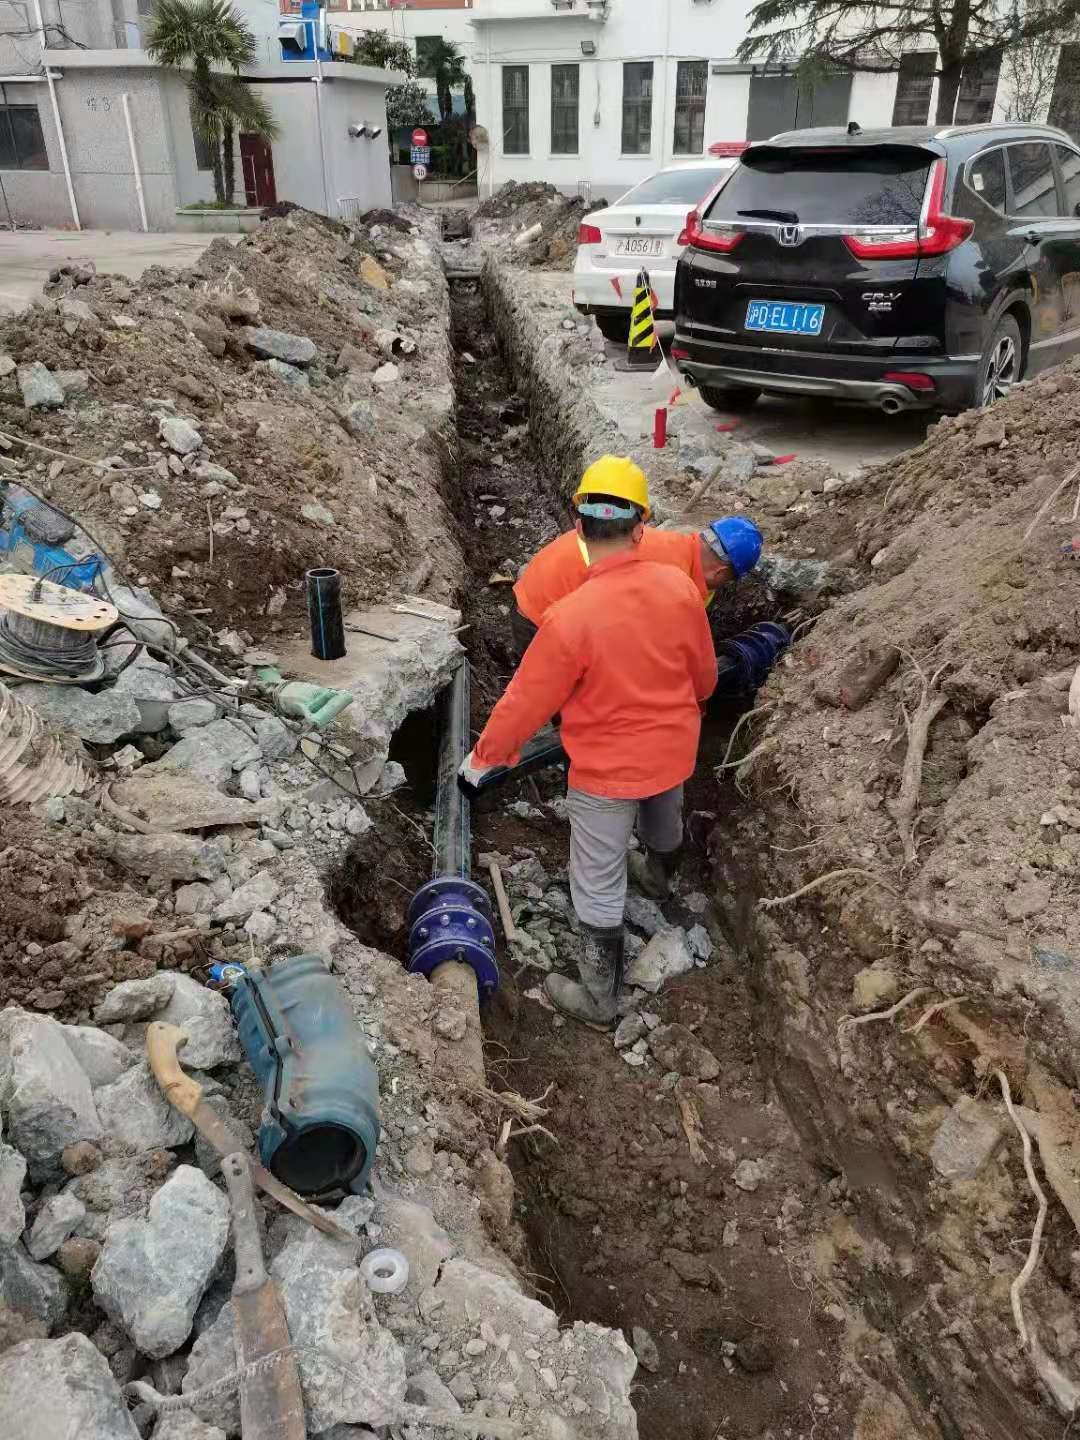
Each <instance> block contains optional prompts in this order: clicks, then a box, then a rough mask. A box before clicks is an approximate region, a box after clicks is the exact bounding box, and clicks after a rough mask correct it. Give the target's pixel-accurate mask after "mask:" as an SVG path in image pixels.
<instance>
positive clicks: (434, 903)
mask: <svg viewBox="0 0 1080 1440" xmlns="http://www.w3.org/2000/svg"><path fill="white" fill-rule="evenodd" d="M492 919H493V917H492V912H491V902H490V900H489V899H488V897H487V894H486V892H485V891H484V890H483V889H482V888H481V886H479V885H477V884H476V882H475V881H473V880H466V879H465V878H464V877H463V876H460V875H440V876H438V877H437V878H436V879H434V880H429V881H428V883H427V884H426V885H422V886H421V887H420V889H419V890H417V892H416V894H415V895H414V896H413V898H412V902H411V903H410V905H409V914H408V923H409V958H408V970H409V973H410V974H412V975H427V976H430V975H431V974H432V972H433V971H435V970H437V969H438V967H439V966H440V965H446V964H448V963H449V962H451V961H455V960H456V961H458V962H459V963H461V964H464V965H469V966H471V967H472V970H473V972H474V973H475V975H476V988H477V991H478V994H479V996H480V999H481V1000H483V999H486V998H487V996H489V995H491V994H493V993H494V992H495V991H496V990H497V989H498V988H499V967H498V964H497V963H496V960H495V930H494V927H493V924H492Z"/></svg>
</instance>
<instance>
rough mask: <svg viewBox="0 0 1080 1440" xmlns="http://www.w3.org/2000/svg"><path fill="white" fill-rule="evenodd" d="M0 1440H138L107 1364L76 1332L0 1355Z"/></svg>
mask: <svg viewBox="0 0 1080 1440" xmlns="http://www.w3.org/2000/svg"><path fill="white" fill-rule="evenodd" d="M0 1395H2V1396H3V1397H4V1440H75V1437H77V1440H140V1437H139V1432H138V1430H137V1429H136V1427H135V1422H134V1420H132V1418H131V1416H130V1414H129V1413H128V1407H127V1404H126V1403H125V1401H124V1397H123V1395H122V1394H121V1393H120V1387H119V1385H118V1384H117V1383H116V1380H115V1378H114V1377H113V1373H112V1371H111V1370H110V1369H109V1362H108V1361H107V1360H106V1359H105V1356H104V1355H102V1353H101V1351H100V1350H98V1348H97V1346H96V1345H94V1343H93V1342H92V1341H91V1340H88V1339H87V1337H86V1336H85V1335H82V1334H80V1333H79V1332H78V1331H77V1330H76V1331H72V1333H71V1334H70V1335H65V1336H64V1337H63V1339H62V1340H24V1341H23V1342H22V1343H21V1344H19V1345H13V1346H12V1347H11V1349H10V1350H7V1351H5V1352H4V1354H3V1355H0Z"/></svg>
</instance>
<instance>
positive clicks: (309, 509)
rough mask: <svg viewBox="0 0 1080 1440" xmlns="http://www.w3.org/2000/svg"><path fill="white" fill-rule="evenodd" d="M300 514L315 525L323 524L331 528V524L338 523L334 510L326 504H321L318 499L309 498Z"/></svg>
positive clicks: (302, 506) (301, 507) (301, 508)
mask: <svg viewBox="0 0 1080 1440" xmlns="http://www.w3.org/2000/svg"><path fill="white" fill-rule="evenodd" d="M300 514H301V515H302V516H303V517H304V519H305V520H310V521H311V523H312V524H313V525H322V526H325V527H326V528H327V529H329V527H330V526H331V525H336V524H337V521H336V520H335V519H334V515H333V511H331V510H328V509H327V508H326V506H325V505H322V504H320V503H319V501H318V500H309V501H308V503H307V504H306V505H301V506H300Z"/></svg>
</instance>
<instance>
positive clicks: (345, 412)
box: [338, 400, 375, 440]
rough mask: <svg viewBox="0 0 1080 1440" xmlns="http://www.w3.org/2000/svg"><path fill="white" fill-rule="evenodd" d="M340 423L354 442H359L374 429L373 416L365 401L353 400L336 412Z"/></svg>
mask: <svg viewBox="0 0 1080 1440" xmlns="http://www.w3.org/2000/svg"><path fill="white" fill-rule="evenodd" d="M338 414H339V416H340V418H341V423H342V425H343V426H344V427H345V429H346V430H347V431H348V432H349V434H350V435H351V436H352V437H353V439H354V440H361V439H363V437H364V436H365V435H370V434H372V433H373V432H374V429H375V415H374V413H373V411H372V409H371V406H370V405H369V404H368V403H367V401H366V400H354V401H353V402H352V404H351V405H348V406H346V407H345V408H344V409H342V410H340V411H339V412H338Z"/></svg>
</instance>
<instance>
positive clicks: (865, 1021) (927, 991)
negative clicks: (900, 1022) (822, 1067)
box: [836, 985, 934, 1035]
mask: <svg viewBox="0 0 1080 1440" xmlns="http://www.w3.org/2000/svg"><path fill="white" fill-rule="evenodd" d="M933 993H934V987H933V986H932V985H919V986H917V987H916V988H915V989H914V990H909V991H908V993H907V994H906V995H905V996H904V998H903V999H902V1000H898V1001H897V1002H896V1004H895V1005H890V1006H889V1008H888V1010H871V1011H870V1013H869V1015H841V1016H840V1022H839V1024H838V1025H837V1027H836V1031H837V1034H838V1035H839V1034H841V1033H842V1032H844V1031H846V1030H850V1029H851V1028H852V1027H853V1026H855V1025H872V1024H873V1023H874V1022H875V1021H877V1020H891V1019H892V1018H893V1016H894V1015H899V1014H900V1011H901V1010H906V1009H907V1007H908V1006H909V1005H911V1004H912V1003H913V1002H914V1001H916V1000H918V999H919V998H920V997H921V996H923V995H932V994H933Z"/></svg>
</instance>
